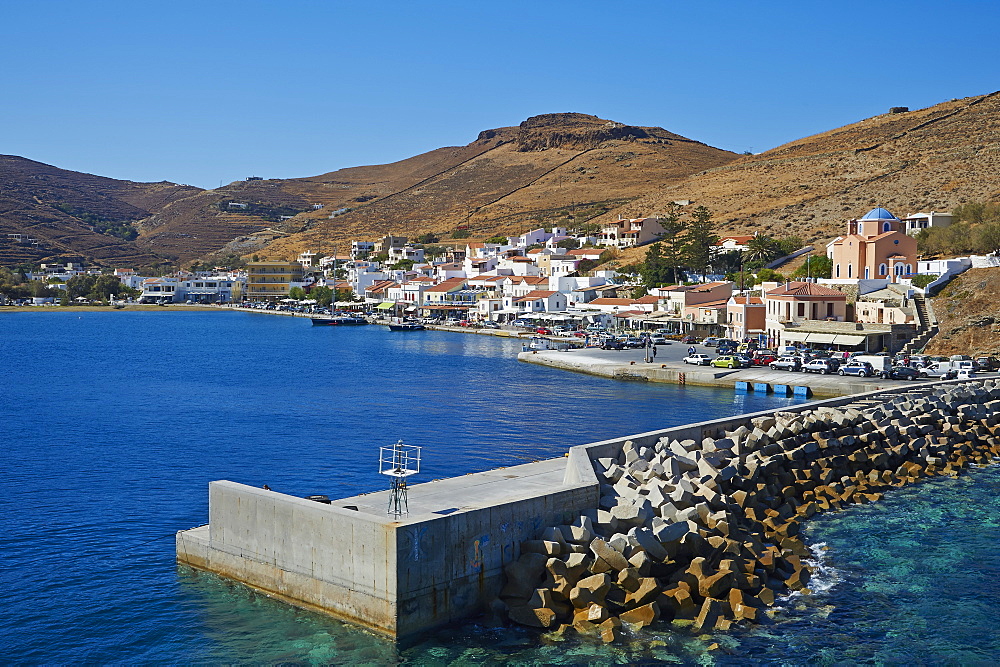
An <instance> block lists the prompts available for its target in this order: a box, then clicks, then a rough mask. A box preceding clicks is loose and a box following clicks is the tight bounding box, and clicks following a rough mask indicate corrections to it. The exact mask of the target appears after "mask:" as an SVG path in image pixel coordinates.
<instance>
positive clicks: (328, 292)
mask: <svg viewBox="0 0 1000 667" xmlns="http://www.w3.org/2000/svg"><path fill="white" fill-rule="evenodd" d="M309 297H310V298H312V299H316V304H317V305H319V306H322V307H324V308H326V307H327V306H329V305H330V303H331V302H333V290H332V289H330V288H329V287H323V286H320V287H313V288H312V291H311V292H309Z"/></svg>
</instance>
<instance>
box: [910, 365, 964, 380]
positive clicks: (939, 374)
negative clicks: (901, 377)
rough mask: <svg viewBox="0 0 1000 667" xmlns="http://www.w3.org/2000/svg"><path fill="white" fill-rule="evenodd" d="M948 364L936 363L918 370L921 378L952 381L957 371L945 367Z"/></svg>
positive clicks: (956, 375) (947, 366)
mask: <svg viewBox="0 0 1000 667" xmlns="http://www.w3.org/2000/svg"><path fill="white" fill-rule="evenodd" d="M947 363H948V362H940V361H936V362H934V363H932V364H930V365H929V366H925V367H924V368H921V369H920V370H919V372H920V377H922V378H941V379H942V380H954V379H955V378H957V377H958V370H956V369H954V368H952V367H951V366H949V365H947Z"/></svg>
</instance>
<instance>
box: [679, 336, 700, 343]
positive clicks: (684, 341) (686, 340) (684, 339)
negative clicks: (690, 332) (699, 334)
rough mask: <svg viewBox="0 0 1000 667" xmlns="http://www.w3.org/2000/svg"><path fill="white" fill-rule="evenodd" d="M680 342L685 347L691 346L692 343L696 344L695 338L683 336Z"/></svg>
mask: <svg viewBox="0 0 1000 667" xmlns="http://www.w3.org/2000/svg"><path fill="white" fill-rule="evenodd" d="M681 342H682V343H684V344H685V345H691V344H693V343H697V342H698V339H697V338H695V337H694V336H684V337H683V338H681Z"/></svg>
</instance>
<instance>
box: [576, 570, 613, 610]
mask: <svg viewBox="0 0 1000 667" xmlns="http://www.w3.org/2000/svg"><path fill="white" fill-rule="evenodd" d="M609 590H611V576H610V575H609V574H607V573H602V574H594V575H591V576H589V577H584V578H583V579H581V580H580V581H578V582H577V584H576V586H574V587H573V590H571V591H570V594H569V601H570V602H571V603H572V605H573V606H574V607H575V608H577V609H585V608H589V607H590V605H592V604H597V605H603V604H604V597H605V596H606V595H607V594H608V591H609Z"/></svg>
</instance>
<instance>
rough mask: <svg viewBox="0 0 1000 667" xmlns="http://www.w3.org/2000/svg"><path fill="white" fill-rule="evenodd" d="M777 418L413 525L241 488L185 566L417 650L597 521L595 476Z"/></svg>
mask: <svg viewBox="0 0 1000 667" xmlns="http://www.w3.org/2000/svg"><path fill="white" fill-rule="evenodd" d="M946 384H952V383H947V382H945V383H941V382H931V383H923V384H909V385H906V386H902V387H898V388H895V389H890V390H878V391H874V392H869V393H867V394H860V395H855V396H850V397H840V398H834V399H828V400H825V401H817V402H812V403H808V404H802V405H797V406H789V407H787V408H785V409H783V411H784V412H790V413H796V412H801V411H806V410H816V409H818V408H821V407H838V406H842V405H848V404H857V403H859V402H862V403H863V402H865V401H872V402H878V401H879V400H880V399H881V397H885V396H886V395H890V394H901V393H906V392H911V391H916V392H919V391H921V390H925V389H927V388H928V387H933V386H937V385H946ZM770 414H772V411H764V412H758V413H752V414H745V415H739V416H734V417H732V418H727V419H719V420H712V421H707V422H701V423H696V424H689V425H685V426H680V427H675V428H668V429H662V430H657V431H651V432H647V433H640V434H635V435H630V436H626V437H622V438H615V439H611V440H605V441H601V442H595V443H590V444H587V445H579V446H575V447H572V448H570V450H569V452H568V454H567V456H566V457H563V458H560V459H551V460H548V461H542V462H537V463H532V464H526V465H523V466H515V467H511V468H506V469H498V470H493V471H487V472H484V473H477V474H472V475H465V476H463V477H458V478H451V479H448V480H440V481H437V482H429V483H426V484H418V485H414V486H412V487H411V488H410V506H411V508H414V506H416V507H415V508H414V509H411V513H410V514H408V515H404V516H403V517H400V518H398V519H397V518H395V517H392V516H389V515H387V514H386V513H385V510H384V507H385V506H386V505H385V494H384V492H383V493H376V494H369V495H367V496H356V497H353V498H346V499H342V500H337V501H334V503H332V504H330V505H325V504H321V503H317V502H314V501H311V500H306V499H302V498H297V497H294V496H289V495H285V494H281V493H276V492H274V491H269V490H263V489H258V488H255V487H251V486H247V485H243V484H238V483H235V482H231V481H215V482H212V483H211V484H210V485H209V523H208V524H207V525H205V526H201V527H198V528H194V529H191V530H187V531H181V532H179V533H177V536H176V549H177V560H178V561H179V562H181V563H185V564H188V565H191V566H193V567H195V568H199V569H203V570H207V571H211V572H214V573H217V574H219V575H222V576H224V577H227V578H230V579H234V580H236V581H240V582H243V583H245V584H247V585H249V586H251V587H253V588H255V589H258V590H260V591H263V592H265V593H266V594H268V595H271V596H274V597H276V598H279V599H282V600H285V601H288V602H290V603H292V604H296V605H299V606H302V607H306V608H310V609H314V610H318V611H322V612H326V613H330V614H332V615H334V616H337V617H339V618H342V619H345V620H348V621H350V622H353V623H356V624H359V625H362V626H364V627H367V628H370V629H372V630H374V631H377V632H379V633H381V634H384V635H387V636H389V637H393V638H396V639H407V638H411V637H414V636H416V635H418V634H419V633H421V632H423V631H425V630H429V629H431V628H434V627H438V626H441V625H443V624H446V623H449V622H452V621H455V620H459V619H463V618H467V617H469V616H472V615H475V614H477V613H480V612H482V611H484V610H486V609H488V608H489V606H490V604H491V603H493V602H494V601H495V600H496V599H497V596H498V594H499V593H500V591H501V587H502V586H503V583H504V571H505V566H508V565H509V564H511V563H512V562H514V561H517V560H518V559H519V558H520V557H521V555H522V554H521V545H522V543H524V542H525V541H528V540H533V539H535V538H537V536H538V535H539V533H540V532H541V531H542V530H544V529H545V528H547V527H551V526H558V525H561V524H568V523H570V522H571V521H572V520H573V519H574V517H579V516H580V515H581V514H582V513H584V512H592V511H594V510H596V508H597V507H598V504H599V502H600V499H601V481H600V480H599V478H598V474H597V472H596V471H595V466H594V462H595V461H597V460H598V459H603V458H615V457H619V456H621V455H622V452H623V448H624V447H625V445H626V443H627V442H631V443H632V444H631V446H632V447H638V448H641V447H644V446H652V445H654V444H655V443H657V442H659V441H660V440H661V439H663V438H668V439H678V440H680V439H694V440H697V441H698V442H700V441H701V439H702V438H707V437H715V436H718V435H719V434H720V433H721V432H723V431H730V430H733V429H736V428H739V427H740V426H748V425H749V424H750V423H751V420H752V419H754V418H755V417H761V416H766V415H770Z"/></svg>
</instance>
